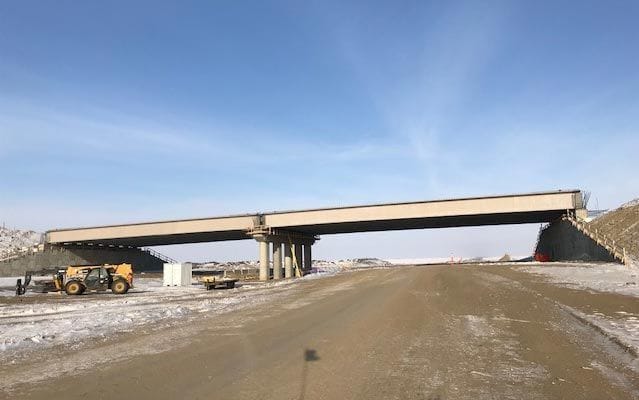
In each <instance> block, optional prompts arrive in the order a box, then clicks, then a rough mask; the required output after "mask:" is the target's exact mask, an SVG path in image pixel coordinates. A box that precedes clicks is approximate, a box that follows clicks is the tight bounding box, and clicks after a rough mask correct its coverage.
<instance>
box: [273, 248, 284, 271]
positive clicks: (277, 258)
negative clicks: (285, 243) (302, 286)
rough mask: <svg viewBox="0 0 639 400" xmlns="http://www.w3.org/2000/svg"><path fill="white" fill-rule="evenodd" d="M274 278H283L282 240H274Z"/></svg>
mask: <svg viewBox="0 0 639 400" xmlns="http://www.w3.org/2000/svg"><path fill="white" fill-rule="evenodd" d="M273 279H276V280H279V279H282V242H277V241H274V242H273Z"/></svg>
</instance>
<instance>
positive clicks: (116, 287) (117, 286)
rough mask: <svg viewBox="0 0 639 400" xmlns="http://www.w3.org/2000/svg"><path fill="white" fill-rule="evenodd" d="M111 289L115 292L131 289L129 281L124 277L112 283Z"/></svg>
mask: <svg viewBox="0 0 639 400" xmlns="http://www.w3.org/2000/svg"><path fill="white" fill-rule="evenodd" d="M111 291H112V292H113V293H115V294H125V293H126V292H128V291H129V282H127V281H125V280H124V279H117V280H115V281H113V283H112V284H111Z"/></svg>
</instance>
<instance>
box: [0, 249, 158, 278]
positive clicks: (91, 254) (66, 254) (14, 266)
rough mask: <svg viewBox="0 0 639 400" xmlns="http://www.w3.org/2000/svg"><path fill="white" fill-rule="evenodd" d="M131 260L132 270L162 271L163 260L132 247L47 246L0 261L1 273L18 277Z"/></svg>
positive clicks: (129, 261) (1, 274)
mask: <svg viewBox="0 0 639 400" xmlns="http://www.w3.org/2000/svg"><path fill="white" fill-rule="evenodd" d="M119 263H130V264H132V265H133V270H134V271H135V272H139V271H161V270H162V266H163V264H164V261H163V260H161V259H160V258H158V257H155V256H153V255H151V254H149V253H148V252H146V251H143V250H140V249H137V248H132V249H128V248H127V249H120V248H107V249H86V248H82V249H80V248H61V247H50V248H46V249H45V250H44V251H42V252H38V253H33V254H26V255H24V256H21V257H18V258H15V259H11V260H6V261H0V276H20V275H23V274H24V273H25V272H26V271H37V270H40V269H43V268H51V267H59V266H63V265H100V264H119Z"/></svg>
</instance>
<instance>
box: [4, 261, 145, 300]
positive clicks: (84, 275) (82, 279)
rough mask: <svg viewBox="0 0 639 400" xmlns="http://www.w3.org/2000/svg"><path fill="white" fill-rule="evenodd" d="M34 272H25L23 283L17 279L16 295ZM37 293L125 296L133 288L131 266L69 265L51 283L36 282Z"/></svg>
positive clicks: (24, 289)
mask: <svg viewBox="0 0 639 400" xmlns="http://www.w3.org/2000/svg"><path fill="white" fill-rule="evenodd" d="M32 274H34V272H27V273H26V274H25V277H24V283H23V282H22V280H21V279H18V282H17V284H16V295H22V294H24V293H25V292H26V288H27V286H28V285H29V283H30V282H31V277H32ZM38 286H39V289H40V290H39V291H42V292H49V291H58V292H60V291H64V292H65V293H66V294H68V295H80V294H82V293H84V292H85V291H87V290H89V291H92V290H95V291H106V290H109V289H110V290H111V291H112V292H113V293H115V294H125V293H126V292H128V291H129V289H130V288H131V287H133V268H132V267H131V264H116V265H111V264H105V265H70V266H68V267H66V268H61V269H58V270H57V272H55V273H54V274H53V280H52V281H38Z"/></svg>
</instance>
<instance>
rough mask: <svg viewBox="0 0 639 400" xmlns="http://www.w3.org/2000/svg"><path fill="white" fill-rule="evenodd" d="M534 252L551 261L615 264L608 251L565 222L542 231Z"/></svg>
mask: <svg viewBox="0 0 639 400" xmlns="http://www.w3.org/2000/svg"><path fill="white" fill-rule="evenodd" d="M535 252H536V253H540V254H544V255H547V256H548V257H549V258H550V260H551V261H609V262H615V259H614V257H613V256H612V255H611V254H610V253H609V252H608V250H606V249H605V248H603V247H602V246H600V245H598V244H597V242H595V241H594V240H592V239H591V238H590V237H588V236H586V235H584V234H583V232H581V231H579V230H578V229H577V228H575V226H574V225H572V224H571V223H570V222H569V221H566V220H559V221H555V222H553V223H551V224H550V226H548V227H547V228H546V229H545V230H544V231H542V233H541V236H540V237H539V243H538V244H537V249H536V250H535Z"/></svg>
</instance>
